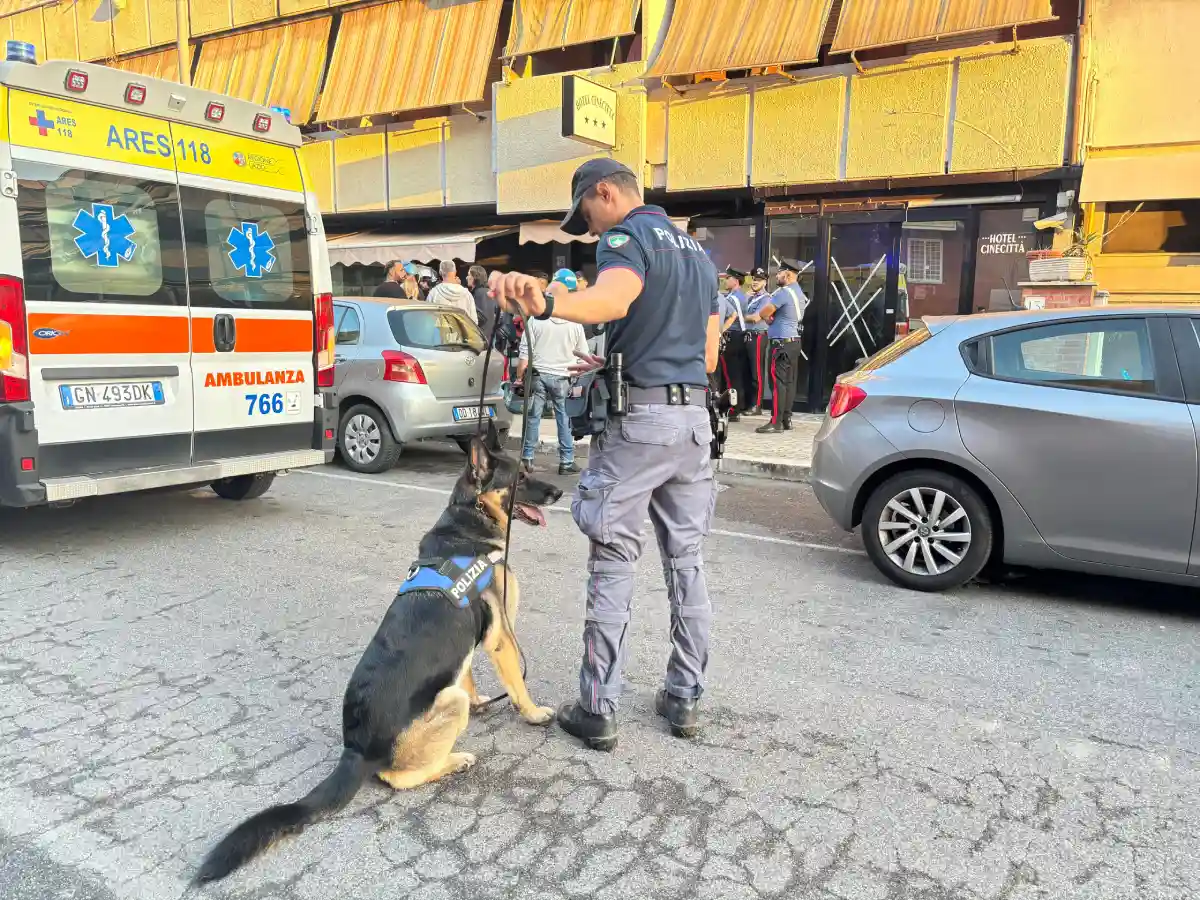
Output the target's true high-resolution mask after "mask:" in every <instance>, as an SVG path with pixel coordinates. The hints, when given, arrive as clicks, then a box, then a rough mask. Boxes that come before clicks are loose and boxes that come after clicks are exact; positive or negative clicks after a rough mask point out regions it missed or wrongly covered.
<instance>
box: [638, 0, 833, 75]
mask: <svg viewBox="0 0 1200 900" xmlns="http://www.w3.org/2000/svg"><path fill="white" fill-rule="evenodd" d="M832 4H833V0H757V2H754V3H750V2H747V0H675V9H674V11H673V12H672V13H671V23H670V25H669V26H668V28H667V36H666V38H665V39H664V40H663V45H662V48H661V49H660V50H659V51H658V53H657V54H656V55H655V56H654V59H652V60H651V62H650V67H649V69H648V70H647V72H646V74H647V75H690V74H692V73H695V72H714V71H720V70H726V69H748V68H751V67H754V66H771V65H784V64H787V63H802V62H812V61H813V60H815V59H816V58H817V54H818V52H819V51H820V48H821V35H822V34H823V33H824V31H825V23H826V21H827V20H828V19H829V10H830V7H831V6H832Z"/></svg>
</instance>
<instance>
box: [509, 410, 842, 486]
mask: <svg viewBox="0 0 1200 900" xmlns="http://www.w3.org/2000/svg"><path fill="white" fill-rule="evenodd" d="M822 418H823V417H822V416H817V415H807V414H805V413H795V414H794V415H793V416H792V430H791V431H785V432H783V433H781V434H755V433H754V429H755V428H757V427H758V426H760V425H762V424H764V423H766V422H767V418H766V417H761V416H760V417H757V418H743V419H742V420H741V421H740V422H731V423H730V425H729V438H728V440H726V442H725V458H724V459H722V460H721V463H720V468H719V470H718V471H721V472H727V473H729V474H731V475H757V476H759V477H760V478H771V479H774V480H776V481H808V471H809V468H810V467H811V465H812V442H813V437H814V436H815V435H816V433H817V431H818V429H820V427H821V421H822ZM521 434H522V428H521V417H520V416H519V415H514V416H513V421H512V430H511V431H510V432H509V435H510V436H509V439H508V446H509V449H510V451H511V452H512V453H514V454H517V455H519V454H520V452H521ZM538 437H539V441H538V450H537V452H538V455H539V456H543V455H550V456H556V455H557V454H558V436H557V434H556V432H555V428H554V420H553V419H543V420H542V428H541V432H540V433H539V435H538ZM588 443H589V442H588V440H587V439H585V440H582V441H579V442H577V443H576V444H575V456H576V457H577V458H579V459H586V457H587V452H588ZM581 465H582V464H581Z"/></svg>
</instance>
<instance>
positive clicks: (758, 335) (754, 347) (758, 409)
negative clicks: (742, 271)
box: [743, 266, 771, 416]
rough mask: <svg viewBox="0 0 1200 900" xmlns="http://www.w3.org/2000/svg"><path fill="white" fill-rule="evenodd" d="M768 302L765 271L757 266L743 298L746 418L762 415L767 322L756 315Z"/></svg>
mask: <svg viewBox="0 0 1200 900" xmlns="http://www.w3.org/2000/svg"><path fill="white" fill-rule="evenodd" d="M770 299H771V295H770V294H768V293H767V270H766V269H764V268H762V267H761V266H760V267H759V268H756V269H754V270H753V271H752V272H751V273H750V296H749V297H747V298H746V316H745V319H746V333H745V335H743V338H744V340H743V343H744V344H745V345H746V354H745V359H746V369H747V372H748V379H747V383H748V384H749V393H747V394H746V401H745V404H744V406H746V407H747V409H746V415H748V416H761V415H762V405H763V394H764V393H766V387H765V385H766V381H767V356H768V351H769V348H770V342H769V341H768V340H767V323H766V322H764V321H762V319H761V318H759V317H758V315H756V314H757V313H758V312H760V311H761V310H762V308H763V307H764V306H766V304H767V303H768V302H769V301H770Z"/></svg>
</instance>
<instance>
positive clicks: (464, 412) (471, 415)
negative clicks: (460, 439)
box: [454, 406, 496, 422]
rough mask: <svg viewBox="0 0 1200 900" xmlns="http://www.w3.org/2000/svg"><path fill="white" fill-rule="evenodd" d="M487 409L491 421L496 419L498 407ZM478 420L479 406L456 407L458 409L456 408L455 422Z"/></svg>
mask: <svg viewBox="0 0 1200 900" xmlns="http://www.w3.org/2000/svg"><path fill="white" fill-rule="evenodd" d="M486 409H487V417H488V418H489V419H493V418H495V417H496V407H494V406H488V407H486ZM478 418H480V416H479V407H478V406H456V407H454V421H455V422H462V421H464V420H466V419H478Z"/></svg>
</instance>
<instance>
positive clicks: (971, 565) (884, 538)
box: [862, 469, 993, 591]
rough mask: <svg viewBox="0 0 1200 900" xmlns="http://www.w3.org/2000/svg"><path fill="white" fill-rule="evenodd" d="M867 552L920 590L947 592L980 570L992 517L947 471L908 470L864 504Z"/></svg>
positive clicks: (988, 547)
mask: <svg viewBox="0 0 1200 900" xmlns="http://www.w3.org/2000/svg"><path fill="white" fill-rule="evenodd" d="M862 539H863V545H864V546H865V547H866V550H867V555H868V556H870V557H871V561H872V562H873V563H875V565H876V566H877V567H878V568H879V570H880V571H881V572H883V574H884V575H886V576H887V577H888V578H890V579H891V580H892V581H894V582H895V583H896V584H898V585H900V586H901V587H906V588H910V589H912V590H916V591H944V590H946V589H947V588H953V587H958V586H959V585H962V584H966V583H967V582H968V581H970V580H971V579H972V578H974V577H975V576H976V575H978V574H979V573H980V571H981V570H982V569H983V567H984V566H985V565H986V564H987V561H988V557H989V556H990V555H991V552H992V539H993V529H992V517H991V514H990V513H989V512H988V508H987V504H985V503H984V502H983V499H982V498H981V497H980V496H979V493H978V492H977V491H976V490H975V489H974V488H973V487H971V486H970V485H969V484H967V483H966V482H965V481H963V480H962V479H961V478H955V477H954V476H953V475H948V474H946V473H945V472H937V471H933V470H931V469H922V470H918V471H915V472H904V473H902V474H900V475H896V476H894V477H892V478H889V479H888V480H887V481H885V482H884V483H883V484H881V485H879V487H877V488H876V489H875V490H874V492H873V493H872V494H871V496H870V497H869V498H868V499H867V503H866V506H865V507H864V508H863V518H862Z"/></svg>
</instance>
